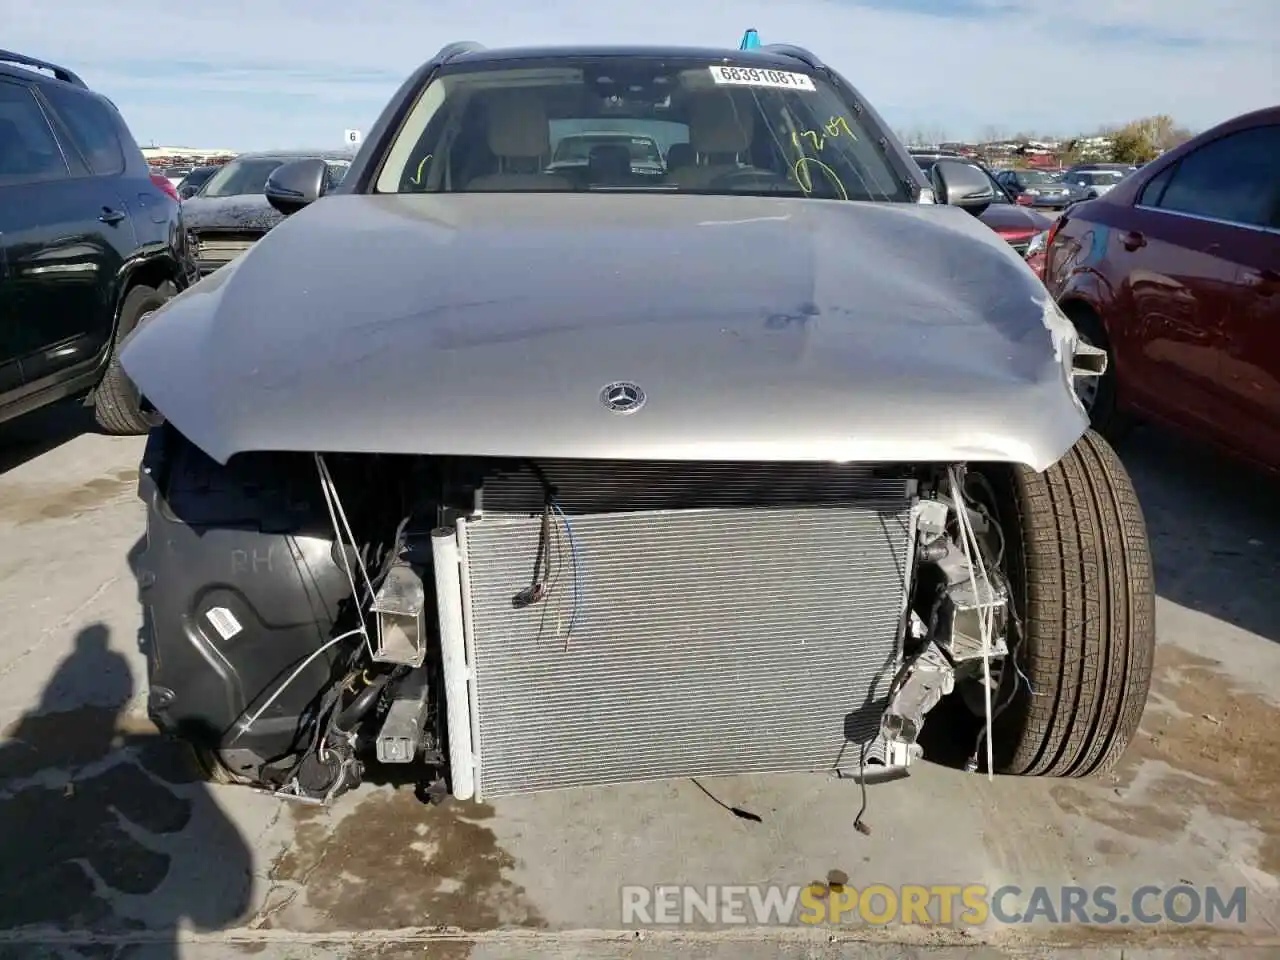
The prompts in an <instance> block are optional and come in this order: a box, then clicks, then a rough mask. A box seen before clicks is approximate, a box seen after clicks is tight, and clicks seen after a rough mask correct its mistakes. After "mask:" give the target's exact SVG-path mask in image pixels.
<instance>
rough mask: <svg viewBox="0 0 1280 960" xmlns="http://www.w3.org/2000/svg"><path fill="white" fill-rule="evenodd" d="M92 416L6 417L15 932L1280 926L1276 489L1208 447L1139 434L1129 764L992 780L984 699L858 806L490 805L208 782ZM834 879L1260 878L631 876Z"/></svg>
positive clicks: (303, 949)
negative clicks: (1138, 628) (814, 895)
mask: <svg viewBox="0 0 1280 960" xmlns="http://www.w3.org/2000/svg"><path fill="white" fill-rule="evenodd" d="M87 426H88V418H87V417H85V416H81V415H79V412H78V411H74V410H71V411H49V412H48V414H47V415H46V414H42V415H40V416H39V417H37V418H32V419H31V420H30V421H24V422H23V423H22V424H21V426H20V429H16V428H15V427H14V425H9V426H6V427H0V471H2V472H0V837H3V842H2V843H0V890H3V891H4V893H5V895H4V896H3V897H0V958H8V957H9V956H15V957H17V956H22V957H26V956H110V955H112V951H113V950H115V949H116V948H123V947H128V948H129V949H128V951H127V955H128V956H129V957H131V958H149V957H153V956H155V957H175V956H182V957H185V958H200V960H203V958H206V957H214V956H218V957H224V956H232V955H239V954H240V953H244V954H246V955H253V956H260V957H267V958H274V957H282V958H283V957H290V958H295V957H297V958H300V957H311V956H316V957H320V956H325V957H352V958H355V957H374V956H380V957H395V958H398V957H408V956H416V957H447V958H455V957H463V956H468V957H475V958H505V957H515V956H520V957H527V956H543V955H545V956H557V957H576V956H586V955H587V954H590V955H592V956H606V957H636V958H647V957H650V956H670V955H673V954H680V955H687V956H694V957H733V958H746V960H751V958H754V957H756V956H759V957H764V956H769V957H837V956H873V957H886V958H887V957H914V956H930V957H947V958H951V957H974V958H976V957H984V958H985V957H991V958H996V957H1009V956H1030V955H1034V956H1056V955H1063V956H1065V955H1066V954H1067V952H1070V954H1071V955H1072V956H1076V957H1079V956H1094V955H1096V956H1119V954H1120V950H1121V949H1123V950H1124V956H1126V957H1130V958H1132V957H1139V956H1150V957H1152V958H1153V960H1154V958H1155V957H1157V956H1162V955H1163V956H1168V957H1173V956H1175V955H1176V956H1177V957H1190V956H1227V955H1230V956H1249V955H1250V954H1249V952H1248V951H1250V950H1252V951H1254V952H1255V955H1257V956H1262V955H1263V954H1262V952H1261V951H1264V950H1269V951H1275V950H1280V934H1278V933H1277V930H1278V928H1280V813H1277V807H1276V805H1275V803H1274V801H1273V797H1274V793H1275V787H1276V779H1277V776H1278V773H1277V771H1280V752H1278V751H1280V742H1278V741H1277V738H1276V737H1275V735H1274V731H1275V729H1276V721H1277V717H1278V713H1277V706H1278V705H1280V594H1278V593H1277V592H1276V588H1275V584H1276V583H1280V509H1278V508H1277V506H1276V501H1275V498H1274V497H1273V496H1271V495H1270V493H1269V492H1268V490H1267V489H1266V487H1265V486H1263V485H1262V484H1260V483H1259V482H1258V481H1257V479H1256V478H1248V477H1241V476H1240V475H1239V472H1238V470H1237V469H1236V468H1234V467H1231V466H1229V465H1227V464H1225V463H1224V462H1222V461H1220V460H1217V459H1216V458H1211V457H1206V456H1201V455H1198V454H1194V453H1188V452H1187V451H1186V450H1185V449H1184V448H1183V447H1182V446H1181V445H1179V444H1176V443H1172V442H1169V441H1163V440H1161V439H1159V438H1156V437H1152V436H1147V435H1145V434H1139V435H1137V436H1135V438H1134V440H1133V442H1132V443H1131V444H1129V445H1127V446H1126V447H1125V448H1124V449H1123V450H1122V453H1123V455H1124V457H1125V459H1126V462H1127V463H1128V465H1129V467H1130V470H1131V471H1132V472H1133V474H1134V477H1135V481H1136V482H1137V483H1138V486H1139V492H1140V494H1141V495H1142V499H1143V504H1144V509H1145V511H1146V514H1147V520H1148V524H1149V526H1150V528H1151V535H1152V539H1153V544H1154V547H1155V550H1156V559H1157V591H1158V593H1159V594H1160V600H1159V604H1158V609H1157V618H1158V629H1159V635H1160V648H1159V651H1158V656H1157V675H1156V682H1155V686H1154V689H1153V693H1152V698H1151V703H1150V706H1149V708H1148V712H1147V715H1146V718H1145V720H1144V724H1143V731H1142V734H1141V736H1140V737H1139V739H1138V740H1137V742H1135V743H1134V744H1133V746H1132V748H1131V750H1130V752H1129V755H1128V756H1127V757H1126V760H1125V762H1124V763H1123V764H1122V766H1121V768H1120V769H1119V770H1118V771H1117V773H1116V774H1115V775H1114V776H1112V777H1109V778H1106V779H1104V780H1099V781H1048V780H1027V779H1014V778H999V779H997V780H996V781H995V782H990V783H989V782H988V781H987V780H986V779H985V778H984V777H980V776H974V775H967V774H965V773H963V772H962V771H961V770H959V769H956V768H955V766H954V764H953V765H948V764H947V763H944V762H942V761H944V760H950V761H954V757H952V756H950V754H957V750H958V751H959V753H960V754H962V753H963V752H964V751H965V750H966V749H967V748H968V747H967V743H968V741H967V740H965V741H961V742H954V741H955V737H954V736H952V737H950V740H951V741H952V742H950V744H948V728H947V724H948V723H955V724H956V725H957V727H958V725H959V724H960V722H961V719H962V718H958V717H955V716H953V717H951V719H950V720H948V719H947V717H946V716H945V715H938V716H935V717H934V718H932V720H931V724H932V729H933V730H934V731H935V732H937V733H939V734H941V736H940V737H936V738H935V740H936V744H937V750H936V751H935V753H934V756H935V757H936V758H938V762H933V763H924V764H921V765H920V766H919V767H917V768H916V769H915V773H914V774H913V776H912V777H910V778H909V779H907V780H904V781H901V782H897V783H891V784H884V785H880V786H873V787H872V788H870V790H869V791H868V807H867V812H866V815H865V817H864V820H865V822H866V823H867V824H869V825H870V827H871V832H870V834H869V835H864V834H862V833H860V832H858V831H857V830H855V829H854V827H853V822H854V818H855V815H856V814H857V811H858V808H859V805H860V801H861V797H860V791H859V789H858V786H857V785H856V784H854V783H851V782H848V781H834V780H828V779H825V778H822V777H794V776H791V777H725V778H717V779H714V780H707V781H704V782H703V784H702V785H703V787H705V788H706V791H709V793H710V796H709V795H708V793H707V792H704V791H703V790H701V789H699V788H698V787H697V786H696V785H695V784H693V783H691V782H688V781H672V782H667V783H658V784H644V785H633V786H626V787H616V788H602V789H594V790H579V791H565V792H557V793H548V794H542V795H534V796H527V797H522V798H518V799H512V800H504V801H502V802H501V803H497V804H495V805H493V806H492V807H489V806H484V805H478V804H446V805H444V806H441V807H435V808H428V807H424V806H422V805H421V804H419V803H418V802H417V801H416V800H415V799H414V798H413V796H412V792H411V791H410V790H408V789H404V788H401V789H395V788H394V787H391V786H366V787H364V788H361V789H360V790H359V791H357V792H355V793H354V794H351V795H348V796H346V797H344V798H342V799H341V800H340V802H339V803H338V804H337V805H336V806H335V807H334V808H333V809H331V810H323V811H321V810H316V809H314V808H307V807H296V806H287V805H284V804H282V803H280V802H278V801H276V800H274V799H273V798H271V797H267V796H264V795H261V794H257V793H254V792H251V791H248V790H245V789H243V788H234V787H218V786H211V785H209V784H206V783H204V782H202V781H200V780H199V779H198V778H196V777H195V776H194V774H193V772H192V770H191V768H190V765H189V764H187V763H186V762H185V759H184V757H183V756H182V753H181V751H180V750H177V749H176V748H175V747H174V746H173V745H171V744H168V743H166V742H164V741H162V740H161V739H160V738H159V737H157V735H156V734H155V732H154V730H152V729H150V727H149V725H148V724H147V722H146V720H145V711H144V709H143V702H144V697H145V669H144V663H143V660H142V657H141V654H140V653H139V651H138V648H137V631H138V627H139V624H140V615H139V610H138V605H137V600H136V592H135V588H134V584H133V581H132V577H131V575H130V573H129V564H128V559H127V557H128V554H129V552H130V551H131V550H132V549H134V547H135V545H136V543H137V540H138V537H139V535H140V534H141V532H142V517H143V514H142V508H141V505H140V504H139V503H138V502H137V500H136V498H135V495H134V490H133V487H134V483H135V482H136V473H135V472H134V471H136V467H137V460H138V457H139V455H140V452H141V446H142V444H141V441H139V440H132V439H123V440H122V439H114V438H107V437H102V436H98V435H96V434H94V433H93V432H92V431H89V430H87ZM717 801H718V802H719V803H717ZM719 804H723V805H725V806H735V807H739V808H743V809H746V810H748V811H750V812H752V813H753V814H755V815H756V816H758V817H759V818H760V820H759V822H750V821H747V820H743V819H739V818H736V817H734V816H733V815H732V814H730V813H728V812H726V810H725V809H724V807H723V806H721V805H719ZM815 883H816V884H820V885H822V886H823V888H824V889H826V890H832V889H834V890H836V892H837V895H839V891H840V890H841V889H844V890H846V891H847V890H848V889H850V888H856V889H862V888H865V887H866V886H868V885H872V884H887V885H889V886H890V887H892V888H899V887H901V886H904V885H913V884H914V885H920V884H923V885H936V884H981V885H984V886H986V887H987V888H989V889H994V888H996V887H1000V886H1002V885H1016V886H1018V887H1020V888H1021V889H1022V891H1023V894H1024V896H1023V898H1022V899H1023V900H1025V898H1026V896H1029V895H1030V891H1031V890H1032V888H1034V887H1036V886H1038V885H1043V886H1047V887H1051V888H1052V889H1053V892H1054V895H1055V896H1057V893H1058V888H1060V887H1062V886H1064V885H1077V886H1083V887H1096V886H1098V885H1110V886H1113V887H1115V888H1117V891H1118V895H1119V899H1120V901H1121V902H1122V904H1123V903H1126V902H1127V901H1126V900H1125V898H1126V897H1127V896H1128V895H1129V894H1130V893H1131V892H1132V891H1133V890H1134V889H1136V888H1138V887H1141V886H1142V885H1146V884H1150V885H1156V886H1159V887H1161V888H1164V889H1168V888H1170V887H1172V886H1175V885H1179V884H1182V885H1185V886H1190V887H1192V888H1193V889H1194V891H1197V892H1199V893H1201V894H1203V892H1204V891H1205V890H1206V889H1207V888H1208V887H1210V886H1217V887H1222V888H1225V892H1227V893H1229V892H1230V890H1232V889H1234V888H1237V887H1242V888H1244V889H1245V890H1246V892H1247V914H1246V917H1245V919H1244V921H1243V922H1225V923H1223V922H1219V923H1216V924H1207V923H1204V922H1200V921H1199V920H1197V921H1196V922H1192V923H1188V924H1184V925H1178V924H1173V923H1165V924H1159V925H1156V926H1154V927H1148V926H1146V925H1143V924H1137V923H1133V922H1131V923H1130V924H1128V925H1126V924H1119V923H1117V924H1113V925H1109V926H1097V925H1081V924H1065V925H1050V924H1046V923H1043V922H1037V923H1030V924H999V923H995V922H993V921H990V920H988V922H986V923H985V924H982V925H977V926H972V927H968V928H962V927H957V926H952V927H946V926H943V925H936V924H935V925H929V926H923V925H904V924H897V923H891V924H887V925H883V926H873V925H868V924H865V923H857V924H836V925H832V926H829V927H822V926H819V927H813V926H805V925H803V924H791V925H787V926H774V927H762V926H757V925H754V924H746V925H740V926H734V925H723V924H721V925H717V924H714V923H706V922H702V921H700V920H699V921H697V922H693V923H690V924H679V925H675V926H663V925H658V924H645V923H639V922H637V923H626V922H624V917H623V909H622V906H623V900H622V892H621V889H620V888H621V887H622V886H623V885H624V884H631V885H644V886H648V887H654V886H658V885H664V884H692V885H696V886H698V887H702V888H705V887H707V886H709V885H726V884H729V885H732V884H779V885H782V886H800V885H807V884H815ZM1008 902H1009V904H1011V905H1016V906H1024V905H1025V904H1024V903H1022V902H1020V901H1019V898H1017V897H1011V898H1010V899H1009V901H1008ZM1158 905H1159V899H1158V898H1156V900H1154V901H1152V902H1151V903H1149V904H1148V906H1158ZM633 919H634V918H633ZM104 938H105V939H104ZM91 941H96V942H97V946H96V948H95V947H94V946H93V944H92V943H91ZM1082 950H1084V951H1086V952H1085V953H1081V951H1082ZM1162 951H1163V954H1162ZM122 955H123V954H122ZM1269 955H1275V953H1274V952H1272V953H1271V954H1269Z"/></svg>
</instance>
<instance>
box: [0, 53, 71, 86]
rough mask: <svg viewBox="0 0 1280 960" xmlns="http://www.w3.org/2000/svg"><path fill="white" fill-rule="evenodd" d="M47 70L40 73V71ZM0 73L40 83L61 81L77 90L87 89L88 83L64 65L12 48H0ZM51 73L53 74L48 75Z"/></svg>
mask: <svg viewBox="0 0 1280 960" xmlns="http://www.w3.org/2000/svg"><path fill="white" fill-rule="evenodd" d="M42 70H44V71H47V72H46V73H41V72H40V71H42ZM0 74H3V75H5V76H10V77H16V78H18V79H20V80H29V81H36V82H41V83H61V84H65V85H66V86H69V87H75V88H76V89H78V90H88V89H89V85H88V84H87V83H85V82H84V81H83V80H81V79H80V77H79V76H77V75H76V74H75V73H73V72H72V71H70V70H68V69H67V68H66V67H61V66H59V65H58V64H56V63H50V62H49V61H47V60H40V59H38V58H36V57H31V56H27V55H26V54H22V53H15V52H13V51H12V50H0ZM49 74H53V76H49Z"/></svg>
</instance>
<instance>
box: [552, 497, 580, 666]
mask: <svg viewBox="0 0 1280 960" xmlns="http://www.w3.org/2000/svg"><path fill="white" fill-rule="evenodd" d="M551 507H552V509H553V510H555V512H556V513H557V514H559V516H560V520H561V522H563V523H564V529H565V533H566V534H568V536H569V558H570V560H571V562H572V563H573V613H571V614H570V615H569V629H568V630H567V631H566V632H565V637H564V648H565V649H566V650H568V649H569V639H570V637H572V636H573V628H574V627H575V626H576V625H577V623H578V619H579V615H580V614H581V612H582V564H581V561H580V560H579V558H578V544H577V541H576V540H574V537H573V524H571V523H570V522H569V518H568V516H567V515H566V514H565V512H564V510H563V509H561V507H560V504H559V503H558V502H556V501H555V500H552V501H551Z"/></svg>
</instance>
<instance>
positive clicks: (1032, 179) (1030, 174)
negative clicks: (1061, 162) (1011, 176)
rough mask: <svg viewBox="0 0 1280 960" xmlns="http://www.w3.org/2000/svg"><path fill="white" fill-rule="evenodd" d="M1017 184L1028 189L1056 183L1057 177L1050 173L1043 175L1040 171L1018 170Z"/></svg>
mask: <svg viewBox="0 0 1280 960" xmlns="http://www.w3.org/2000/svg"><path fill="white" fill-rule="evenodd" d="M1018 180H1019V182H1021V183H1023V184H1025V185H1026V186H1030V187H1037V186H1044V185H1045V184H1048V183H1057V182H1058V177H1057V176H1056V175H1054V174H1052V173H1044V172H1042V171H1040V170H1019V171H1018Z"/></svg>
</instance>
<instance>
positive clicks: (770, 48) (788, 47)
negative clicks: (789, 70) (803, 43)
mask: <svg viewBox="0 0 1280 960" xmlns="http://www.w3.org/2000/svg"><path fill="white" fill-rule="evenodd" d="M757 49H759V50H763V51H765V52H767V53H778V54H781V55H782V56H784V57H791V58H792V59H794V60H799V61H800V62H801V63H803V64H805V65H807V66H810V67H812V68H813V69H814V70H818V69H821V67H822V65H823V64H822V61H821V60H819V59H818V58H817V57H816V56H815V55H814V54H812V53H810V52H809V51H808V50H806V49H805V48H804V47H797V46H795V45H794V44H791V43H766V44H765V45H764V46H761V47H757Z"/></svg>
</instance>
